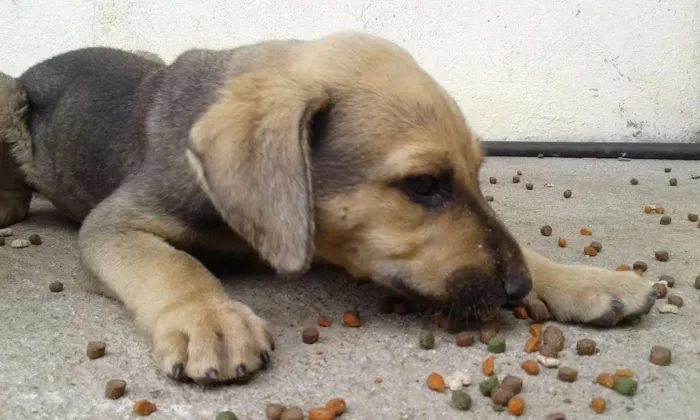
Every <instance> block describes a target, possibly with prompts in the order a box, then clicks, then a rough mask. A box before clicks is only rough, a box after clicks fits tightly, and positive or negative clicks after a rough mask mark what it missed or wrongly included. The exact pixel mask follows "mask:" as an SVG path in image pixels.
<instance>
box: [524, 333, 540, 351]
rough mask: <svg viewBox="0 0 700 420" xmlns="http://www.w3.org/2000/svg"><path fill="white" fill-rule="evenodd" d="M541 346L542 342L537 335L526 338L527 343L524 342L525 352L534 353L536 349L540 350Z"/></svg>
mask: <svg viewBox="0 0 700 420" xmlns="http://www.w3.org/2000/svg"><path fill="white" fill-rule="evenodd" d="M541 348H542V342H541V341H540V338H539V337H530V338H529V339H528V340H527V343H525V348H524V350H525V353H534V352H536V351H540V349H541Z"/></svg>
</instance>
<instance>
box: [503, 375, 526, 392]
mask: <svg viewBox="0 0 700 420" xmlns="http://www.w3.org/2000/svg"><path fill="white" fill-rule="evenodd" d="M501 388H506V389H509V390H511V391H513V393H515V394H516V395H517V394H520V392H521V391H522V390H523V380H522V379H520V378H518V377H517V376H515V375H506V376H505V377H504V378H503V379H502V380H501Z"/></svg>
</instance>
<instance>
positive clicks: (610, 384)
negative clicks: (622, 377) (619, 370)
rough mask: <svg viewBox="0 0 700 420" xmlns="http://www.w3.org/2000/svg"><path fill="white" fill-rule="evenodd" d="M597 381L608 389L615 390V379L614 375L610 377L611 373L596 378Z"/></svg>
mask: <svg viewBox="0 0 700 420" xmlns="http://www.w3.org/2000/svg"><path fill="white" fill-rule="evenodd" d="M595 381H596V382H597V383H599V384H600V385H603V386H604V387H606V388H609V389H613V388H615V382H616V381H615V377H614V376H613V375H610V374H609V373H601V374H600V375H598V376H597V377H596V380H595Z"/></svg>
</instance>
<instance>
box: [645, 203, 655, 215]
mask: <svg viewBox="0 0 700 420" xmlns="http://www.w3.org/2000/svg"><path fill="white" fill-rule="evenodd" d="M652 210H654V209H653V208H652V207H651V206H650V205H648V204H647V205H646V206H644V213H646V214H651V212H652Z"/></svg>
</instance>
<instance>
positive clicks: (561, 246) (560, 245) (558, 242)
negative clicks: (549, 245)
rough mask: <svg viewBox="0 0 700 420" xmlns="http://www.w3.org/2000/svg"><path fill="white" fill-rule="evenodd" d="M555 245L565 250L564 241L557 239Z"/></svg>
mask: <svg viewBox="0 0 700 420" xmlns="http://www.w3.org/2000/svg"><path fill="white" fill-rule="evenodd" d="M557 245H558V246H559V247H560V248H566V239H564V238H559V240H558V241H557Z"/></svg>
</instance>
